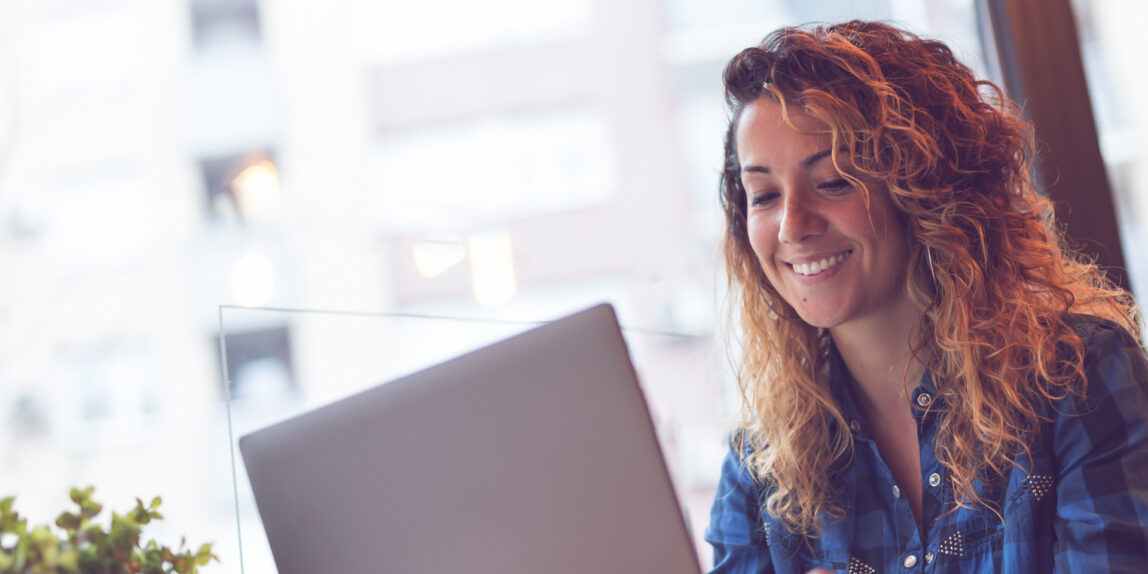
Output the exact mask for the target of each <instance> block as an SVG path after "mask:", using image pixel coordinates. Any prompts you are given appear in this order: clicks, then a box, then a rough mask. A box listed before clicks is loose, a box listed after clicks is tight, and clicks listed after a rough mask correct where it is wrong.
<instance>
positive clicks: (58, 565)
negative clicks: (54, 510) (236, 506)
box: [0, 486, 219, 574]
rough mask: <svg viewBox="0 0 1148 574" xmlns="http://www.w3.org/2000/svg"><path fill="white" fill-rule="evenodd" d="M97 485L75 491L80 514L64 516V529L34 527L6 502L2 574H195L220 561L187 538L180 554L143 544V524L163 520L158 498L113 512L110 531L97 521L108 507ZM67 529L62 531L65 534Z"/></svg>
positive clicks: (1, 514) (1, 505)
mask: <svg viewBox="0 0 1148 574" xmlns="http://www.w3.org/2000/svg"><path fill="white" fill-rule="evenodd" d="M94 490H95V489H94V488H93V487H91V486H89V487H87V488H85V489H83V490H80V489H78V488H73V489H72V490H71V499H72V502H75V503H76V505H77V506H79V512H64V513H62V514H60V516H59V518H57V519H56V526H58V527H59V530H56V529H52V528H50V527H48V526H37V527H34V528H28V521H27V520H26V519H24V518H21V517H20V515H19V514H18V513H16V511H14V510H13V509H12V506H13V503H14V502H15V498H14V497H8V498H5V499H3V500H0V572H4V573H8V572H11V573H15V574H59V573H63V572H83V573H84V574H89V573H90V574H165V573H170V572H178V573H180V574H193V573H197V572H199V567H200V566H204V565H206V564H207V563H208V562H210V561H211V560H215V561H217V562H218V561H219V557H217V556H215V555H214V554H212V553H211V544H204V545H202V546H200V547H199V550H196V551H194V552H193V551H191V550H189V549H187V547H186V540H181V541H180V544H179V549H178V550H173V549H171V548H169V547H167V546H161V545H159V544H157V543H156V541H155V540H149V541H148V542H147V543H146V544H142V545H141V544H140V532H141V531H142V529H143V526H144V525H146V524H148V523H149V522H151V521H153V520H161V519H162V518H163V515H162V514H160V513H159V506H160V503H161V502H162V500H161V499H160V498H159V497H158V496H157V497H156V498H154V499H152V501H151V504H149V505H147V506H144V503H143V501H142V500H140V499H138V498H137V499H136V506H135V508H133V509H131V510H129V511H128V512H127V513H126V514H123V515H120V514H116V513H112V519H111V522H110V523H109V524H108V526H107V528H106V529H105V528H104V527H103V526H102V525H100V524H96V523H95V522H93V521H92V520H93V519H94V518H95V517H96V516H97V515H99V513H100V511H101V510H103V505H102V504H100V503H98V502H96V501H95V500H92V492H93V491H94ZM61 531H62V532H61Z"/></svg>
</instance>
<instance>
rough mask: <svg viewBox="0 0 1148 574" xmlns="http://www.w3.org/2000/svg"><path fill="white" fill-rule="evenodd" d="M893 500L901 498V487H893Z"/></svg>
mask: <svg viewBox="0 0 1148 574" xmlns="http://www.w3.org/2000/svg"><path fill="white" fill-rule="evenodd" d="M893 498H901V487H900V486H897V485H896V484H894V485H893Z"/></svg>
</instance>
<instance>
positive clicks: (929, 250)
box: [925, 245, 937, 291]
mask: <svg viewBox="0 0 1148 574" xmlns="http://www.w3.org/2000/svg"><path fill="white" fill-rule="evenodd" d="M925 257H928V258H929V275H932V276H933V290H934V291H936V290H937V272H936V271H935V270H934V269H933V248H932V247H930V246H928V245H926V246H925Z"/></svg>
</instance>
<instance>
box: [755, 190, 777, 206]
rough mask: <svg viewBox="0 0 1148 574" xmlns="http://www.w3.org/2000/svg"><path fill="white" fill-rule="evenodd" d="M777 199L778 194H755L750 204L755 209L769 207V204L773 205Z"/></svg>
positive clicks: (767, 192) (765, 192)
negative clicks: (763, 206)
mask: <svg viewBox="0 0 1148 574" xmlns="http://www.w3.org/2000/svg"><path fill="white" fill-rule="evenodd" d="M775 198H777V192H773V191H763V192H760V193H755V194H753V196H751V198H750V200H749V204H750V206H753V207H759V206H762V205H768V204H770V203H772V202H773V200H774V199H775Z"/></svg>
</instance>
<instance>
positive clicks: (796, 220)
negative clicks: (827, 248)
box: [777, 196, 826, 243]
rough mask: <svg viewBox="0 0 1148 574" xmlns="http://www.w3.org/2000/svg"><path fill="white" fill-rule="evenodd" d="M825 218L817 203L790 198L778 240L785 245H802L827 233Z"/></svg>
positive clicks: (799, 198)
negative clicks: (803, 242)
mask: <svg viewBox="0 0 1148 574" xmlns="http://www.w3.org/2000/svg"><path fill="white" fill-rule="evenodd" d="M825 227H826V225H825V218H824V217H823V216H822V214H821V213H820V211H819V210H818V209H817V206H816V205H815V202H813V201H811V200H809V199H807V198H803V197H799V196H797V197H789V198H787V199H786V200H785V206H784V209H783V210H782V213H781V225H780V226H779V228H778V230H777V238H778V240H780V241H782V242H783V243H801V242H802V241H805V240H807V239H809V238H811V237H816V236H817V235H820V234H821V233H824V232H825Z"/></svg>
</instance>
